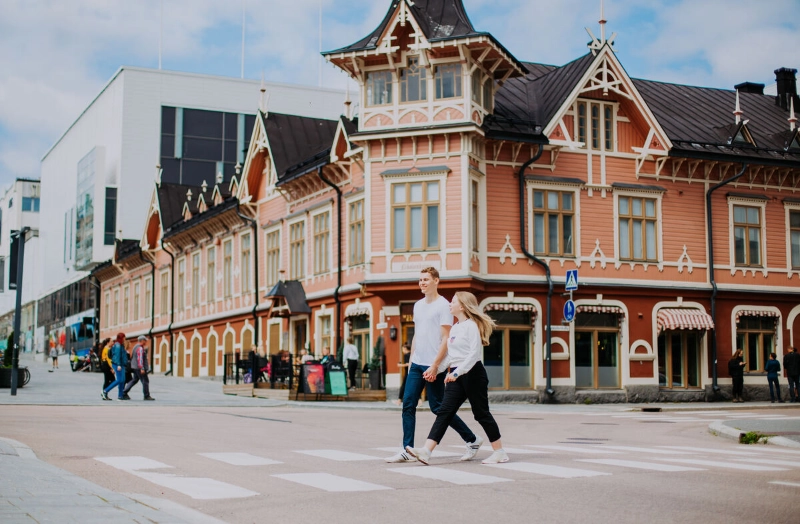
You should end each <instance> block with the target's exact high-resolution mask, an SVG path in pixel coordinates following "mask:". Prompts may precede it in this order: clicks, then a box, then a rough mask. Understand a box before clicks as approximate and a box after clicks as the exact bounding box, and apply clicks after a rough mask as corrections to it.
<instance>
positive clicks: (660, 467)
mask: <svg viewBox="0 0 800 524" xmlns="http://www.w3.org/2000/svg"><path fill="white" fill-rule="evenodd" d="M575 460H576V461H577V462H590V463H592V464H605V465H607V466H620V467H623V468H634V469H647V470H652V471H705V470H704V469H701V468H689V467H686V466H673V465H671V464H658V463H655V462H637V461H635V460H619V459H575Z"/></svg>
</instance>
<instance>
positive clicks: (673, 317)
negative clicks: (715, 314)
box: [657, 308, 714, 333]
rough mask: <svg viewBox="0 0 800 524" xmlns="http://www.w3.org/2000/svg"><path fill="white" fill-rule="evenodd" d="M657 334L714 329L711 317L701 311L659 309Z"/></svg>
mask: <svg viewBox="0 0 800 524" xmlns="http://www.w3.org/2000/svg"><path fill="white" fill-rule="evenodd" d="M657 316H658V332H659V333H660V332H662V331H664V330H671V331H674V330H679V329H699V330H708V329H714V321H713V320H712V319H711V315H709V314H708V313H706V312H705V311H703V310H701V309H669V308H664V309H659V310H658V315H657Z"/></svg>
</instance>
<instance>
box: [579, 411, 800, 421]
mask: <svg viewBox="0 0 800 524" xmlns="http://www.w3.org/2000/svg"><path fill="white" fill-rule="evenodd" d="M564 415H580V416H587V417H595V418H597V417H603V418H608V419H612V420H614V419H618V420H630V421H634V422H662V423H689V422H708V423H710V422H717V421H724V420H728V419H737V420H738V419H757V420H798V419H800V417H797V416H792V415H787V414H783V413H778V412H775V411H771V412H769V413H753V412H745V411H721V410H719V411H711V410H708V411H663V412H654V413H647V412H641V411H637V412H626V413H620V412H600V413H597V412H584V411H580V412H572V413H564Z"/></svg>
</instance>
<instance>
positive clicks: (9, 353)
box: [3, 332, 14, 368]
mask: <svg viewBox="0 0 800 524" xmlns="http://www.w3.org/2000/svg"><path fill="white" fill-rule="evenodd" d="M13 356H14V333H13V332H12V333H11V334H10V335H8V344H7V345H6V350H5V352H4V353H3V367H4V368H10V367H11V358H12V357H13Z"/></svg>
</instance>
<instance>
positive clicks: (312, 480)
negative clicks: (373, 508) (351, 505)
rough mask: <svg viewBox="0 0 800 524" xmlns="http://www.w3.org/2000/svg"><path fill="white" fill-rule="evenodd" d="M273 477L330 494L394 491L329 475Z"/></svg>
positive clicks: (309, 474) (377, 485) (307, 474)
mask: <svg viewBox="0 0 800 524" xmlns="http://www.w3.org/2000/svg"><path fill="white" fill-rule="evenodd" d="M272 476H273V477H276V478H280V479H284V480H288V481H290V482H296V483H297V484H303V485H305V486H311V487H312V488H317V489H321V490H324V491H330V492H343V491H379V490H387V489H392V488H387V487H386V486H381V485H380V484H372V483H370V482H363V481H360V480H354V479H349V478H347V477H338V476H336V475H331V474H329V473H287V474H285V475H272Z"/></svg>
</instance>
